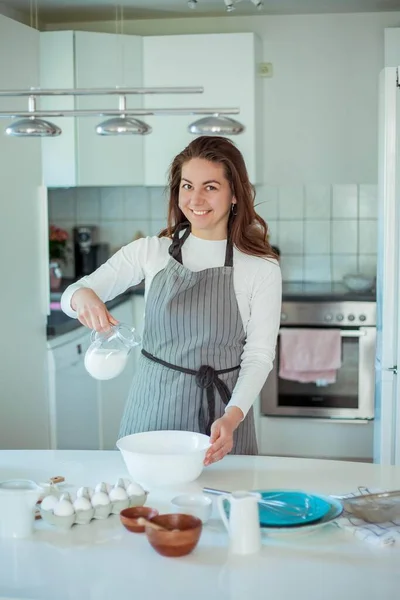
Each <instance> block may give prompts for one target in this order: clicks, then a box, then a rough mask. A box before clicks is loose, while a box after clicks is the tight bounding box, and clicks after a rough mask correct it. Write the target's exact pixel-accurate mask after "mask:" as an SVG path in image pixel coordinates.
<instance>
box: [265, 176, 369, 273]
mask: <svg viewBox="0 0 400 600" xmlns="http://www.w3.org/2000/svg"><path fill="white" fill-rule="evenodd" d="M256 204H257V205H258V206H257V210H258V213H259V214H260V215H261V216H262V217H263V218H264V219H265V220H266V221H267V223H268V225H269V229H270V239H271V242H272V243H273V244H274V245H276V246H278V247H279V248H280V251H281V266H282V275H283V278H284V280H285V281H340V280H341V279H342V277H343V275H345V274H346V273H350V272H358V271H359V272H362V273H366V274H370V275H375V272H376V253H377V186H376V185H366V184H333V185H322V184H312V185H298V186H294V185H290V186H287V185H283V186H278V185H264V186H261V187H259V188H258V189H257V196H256Z"/></svg>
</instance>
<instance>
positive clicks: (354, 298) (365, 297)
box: [282, 281, 376, 302]
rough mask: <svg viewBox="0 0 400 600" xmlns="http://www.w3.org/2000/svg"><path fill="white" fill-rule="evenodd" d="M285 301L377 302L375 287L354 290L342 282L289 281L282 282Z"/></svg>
mask: <svg viewBox="0 0 400 600" xmlns="http://www.w3.org/2000/svg"><path fill="white" fill-rule="evenodd" d="M282 300H283V302H375V301H376V292H375V289H373V290H371V291H368V292H352V291H350V290H349V289H348V288H347V287H346V286H345V285H344V284H343V283H341V282H331V283H329V282H326V283H325V282H323V283H313V282H303V281H299V282H297V281H293V282H292V281H287V282H285V281H284V282H283V284H282Z"/></svg>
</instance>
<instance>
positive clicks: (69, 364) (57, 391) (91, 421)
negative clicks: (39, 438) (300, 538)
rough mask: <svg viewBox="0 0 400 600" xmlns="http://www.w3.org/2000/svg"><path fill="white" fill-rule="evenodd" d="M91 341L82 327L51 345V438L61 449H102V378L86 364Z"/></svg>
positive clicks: (53, 444) (53, 443)
mask: <svg viewBox="0 0 400 600" xmlns="http://www.w3.org/2000/svg"><path fill="white" fill-rule="evenodd" d="M63 338H66V339H63ZM89 344H90V338H89V333H88V330H87V329H86V328H84V327H82V328H79V329H78V331H76V332H74V335H73V336H70V335H68V334H67V335H65V336H60V338H59V339H58V340H57V346H56V347H54V348H52V349H50V353H51V355H50V361H49V362H50V368H49V371H50V385H49V388H50V415H51V417H52V418H51V422H52V427H51V438H52V447H54V448H57V449H61V450H64V449H69V450H98V449H99V439H100V435H99V433H100V432H99V417H98V382H97V381H96V380H95V379H93V378H92V377H90V376H89V375H88V373H87V371H86V369H85V365H84V356H85V352H86V350H87V348H88V346H89Z"/></svg>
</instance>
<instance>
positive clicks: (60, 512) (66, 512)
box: [54, 494, 75, 517]
mask: <svg viewBox="0 0 400 600" xmlns="http://www.w3.org/2000/svg"><path fill="white" fill-rule="evenodd" d="M74 513H75V510H74V507H73V506H72V502H71V500H70V499H69V494H63V495H62V496H61V498H60V500H59V501H58V502H57V504H56V506H55V507H54V514H55V515H56V516H57V517H69V516H71V515H73V514H74Z"/></svg>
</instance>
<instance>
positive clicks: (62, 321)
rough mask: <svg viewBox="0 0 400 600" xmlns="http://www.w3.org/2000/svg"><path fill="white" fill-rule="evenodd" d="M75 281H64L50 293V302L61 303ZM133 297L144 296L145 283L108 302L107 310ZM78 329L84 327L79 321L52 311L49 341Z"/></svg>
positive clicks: (48, 328)
mask: <svg viewBox="0 0 400 600" xmlns="http://www.w3.org/2000/svg"><path fill="white" fill-rule="evenodd" d="M71 283H73V280H72V279H71V280H68V279H63V281H62V284H61V287H60V290H58V291H57V292H51V293H50V302H51V303H59V302H60V299H61V295H62V293H63V291H64V290H65V289H66V288H67V287H68V286H69V285H70V284H71ZM131 295H140V296H143V295H144V283H140V284H139V285H136V286H134V287H131V288H129V289H128V290H127V291H126V292H124V293H123V294H120V295H119V296H117V297H116V298H114V299H113V300H110V301H109V302H106V306H107V308H108V309H109V310H110V311H111V310H112V309H113V308H115V307H116V306H118V305H119V304H122V302H125V301H126V300H128V299H129V298H130V296H131ZM78 327H82V325H81V323H80V322H79V321H78V320H77V319H71V318H70V317H68V316H67V315H66V314H65V313H63V312H62V310H61V309H57V310H53V309H52V310H51V311H50V315H49V316H48V318H47V339H53V338H55V337H58V336H59V335H63V334H65V333H68V332H70V331H73V330H74V329H77V328H78Z"/></svg>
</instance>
